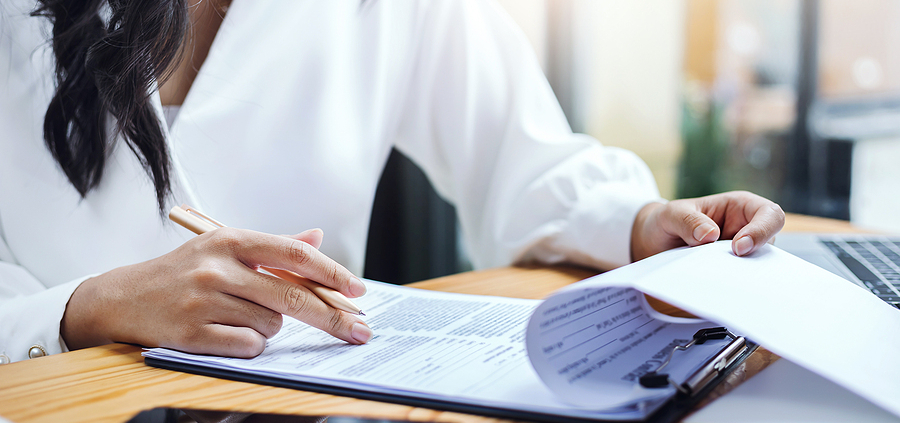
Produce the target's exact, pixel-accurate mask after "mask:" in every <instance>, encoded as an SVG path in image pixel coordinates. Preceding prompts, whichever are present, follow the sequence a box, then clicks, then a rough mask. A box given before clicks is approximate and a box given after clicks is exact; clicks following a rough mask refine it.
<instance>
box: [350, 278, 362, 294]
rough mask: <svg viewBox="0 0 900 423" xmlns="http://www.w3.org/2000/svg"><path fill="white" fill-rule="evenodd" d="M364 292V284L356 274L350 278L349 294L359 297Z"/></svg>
mask: <svg viewBox="0 0 900 423" xmlns="http://www.w3.org/2000/svg"><path fill="white" fill-rule="evenodd" d="M365 293H366V285H365V284H364V283H363V282H362V281H361V280H359V278H357V277H356V276H354V277H352V278H350V295H353V296H354V297H361V296H363V295H365Z"/></svg>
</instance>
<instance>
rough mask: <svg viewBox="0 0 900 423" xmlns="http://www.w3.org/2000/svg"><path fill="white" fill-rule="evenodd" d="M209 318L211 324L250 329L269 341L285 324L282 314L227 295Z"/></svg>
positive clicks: (213, 309)
mask: <svg viewBox="0 0 900 423" xmlns="http://www.w3.org/2000/svg"><path fill="white" fill-rule="evenodd" d="M208 316H209V320H210V322H211V323H220V324H223V325H227V326H236V327H248V328H250V329H253V330H255V331H257V332H259V333H260V335H262V336H264V337H266V338H267V339H268V338H271V337H273V336H275V334H277V333H278V331H279V330H281V325H282V323H283V319H282V316H281V313H279V312H277V311H273V310H271V309H269V308H266V307H263V306H261V305H259V304H257V303H254V302H252V301H247V300H245V299H243V298H240V297H235V296H232V295H227V294H226V295H223V296H222V301H218V304H216V305H215V307H213V308H212V311H211V312H210V313H209V315H208Z"/></svg>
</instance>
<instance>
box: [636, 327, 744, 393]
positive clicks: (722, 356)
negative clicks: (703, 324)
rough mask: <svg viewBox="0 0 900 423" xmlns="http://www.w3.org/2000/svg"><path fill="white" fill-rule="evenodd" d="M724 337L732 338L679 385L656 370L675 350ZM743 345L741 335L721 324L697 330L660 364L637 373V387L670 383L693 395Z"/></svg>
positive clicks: (740, 351)
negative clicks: (640, 374) (689, 339)
mask: <svg viewBox="0 0 900 423" xmlns="http://www.w3.org/2000/svg"><path fill="white" fill-rule="evenodd" d="M726 336H727V337H730V338H731V339H732V341H731V342H730V343H728V345H727V346H726V347H725V348H724V349H722V351H719V353H718V354H716V356H715V357H713V358H711V359H710V360H709V361H707V362H706V363H704V364H703V366H701V367H700V368H699V369H697V371H695V372H694V373H693V374H691V375H690V376H688V378H687V379H686V380H685V382H684V383H681V384H679V383H677V382H675V381H674V380H672V378H671V377H669V375H668V374H667V373H659V372H660V371H661V370H662V369H664V368H665V367H666V366H668V365H669V362H671V361H672V356H673V355H674V354H675V351H685V350H687V349H688V348H690V347H692V346H694V345H700V344H703V343H705V342H706V341H708V340H710V339H724V338H725V337H726ZM747 348H748V347H747V341H746V340H745V339H744V337H743V336H735V334H733V333H731V332H729V331H728V329H725V328H724V327H715V328H708V329H701V330H699V331H697V333H695V334H694V339H692V340H691V342H688V343H687V344H685V345H676V346H675V347H673V348H672V351H671V352H669V356H668V357H667V358H666V360H665V361H664V362H663V363H662V364H660V365H659V367H657V368H656V370H654V371H651V372H648V373H647V374H645V375H643V376H641V378H640V380H639V381H640V384H641V386H643V387H645V388H663V387H666V386H669V385H672V386H674V387H675V388H676V389H678V391H679V392H681V393H683V394H685V395H693V394H695V393H697V392H698V391H700V390H702V389H703V388H704V387H705V386H706V385H707V384H709V382H711V381H712V380H713V379H715V378H716V376H718V375H719V374H720V373H722V372H723V371H724V370H725V369H726V368H727V367H728V366H729V365H731V364H732V363H734V361H735V360H737V359H738V357H740V356H741V354H743V353H744V351H746V350H747Z"/></svg>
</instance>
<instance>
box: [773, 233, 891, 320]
mask: <svg viewBox="0 0 900 423" xmlns="http://www.w3.org/2000/svg"><path fill="white" fill-rule="evenodd" d="M775 246H776V247H778V248H781V249H782V250H785V251H787V252H789V253H791V254H793V255H795V256H797V257H800V258H802V259H804V260H806V261H808V262H810V263H812V264H815V265H817V266H819V267H822V268H824V269H826V270H828V271H831V272H832V273H834V274H836V275H838V276H841V277H843V278H845V279H847V280H849V281H851V282H853V283H855V284H857V285H859V286H861V287H863V288H866V289H868V290H869V291H870V292H872V293H873V294H874V295H876V296H878V298H881V299H882V300H884V301H885V302H887V303H889V304H891V305H893V306H895V307H897V308H900V236H882V235H862V234H821V233H799V232H788V233H780V234H778V236H776V237H775Z"/></svg>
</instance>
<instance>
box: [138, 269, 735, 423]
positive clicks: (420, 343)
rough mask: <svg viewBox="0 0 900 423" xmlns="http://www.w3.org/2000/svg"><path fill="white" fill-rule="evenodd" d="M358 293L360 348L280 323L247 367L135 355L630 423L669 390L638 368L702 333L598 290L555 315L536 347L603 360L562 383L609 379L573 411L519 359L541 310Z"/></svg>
mask: <svg viewBox="0 0 900 423" xmlns="http://www.w3.org/2000/svg"><path fill="white" fill-rule="evenodd" d="M367 286H368V292H367V293H366V295H365V296H364V297H362V298H359V299H356V300H354V301H355V302H356V303H357V304H358V305H359V306H360V307H361V308H362V309H363V310H365V311H366V314H367V316H369V317H368V320H367V323H369V325H371V327H372V330H373V331H374V333H375V336H374V337H373V338H372V339H371V340H370V341H369V343H367V344H364V345H349V344H347V343H345V342H343V341H340V340H338V339H335V338H333V337H331V336H330V335H328V334H326V333H323V332H321V331H319V330H318V329H315V328H312V327H310V326H307V325H305V324H303V323H301V322H298V321H296V320H294V319H291V318H288V317H285V323H284V327H283V328H282V330H281V331H280V332H279V333H278V335H276V336H275V337H273V338H272V339H270V340H269V341H268V344H267V346H266V350H265V352H264V353H263V354H262V355H260V356H259V357H256V358H253V359H236V358H224V357H213V356H202V355H194V354H187V353H182V352H178V351H172V350H167V349H160V348H157V349H151V350H148V351H146V352H144V355H145V356H146V357H153V358H160V359H164V360H168V361H179V362H183V363H190V364H194V365H198V366H207V367H214V368H219V369H232V370H235V371H238V372H243V373H252V374H255V375H263V376H271V377H275V378H287V379H290V380H295V381H302V382H308V383H318V384H326V385H328V386H332V387H343V388H347V389H351V390H365V391H374V392H379V393H387V394H392V395H397V396H408V397H414V398H424V399H432V400H442V401H448V402H460V401H462V402H464V403H466V404H472V405H479V406H487V407H497V408H506V409H513V410H519V411H530V412H536V413H546V414H551V415H557V416H559V415H562V416H571V417H587V418H598V419H616V420H620V419H628V420H634V419H642V418H643V417H645V416H646V415H647V413H649V412H651V411H653V410H654V409H656V407H658V406H659V405H660V404H662V402H663V401H665V400H666V399H667V398H668V397H669V396H671V395H672V394H673V393H674V390H673V389H671V388H666V389H657V390H647V391H641V390H636V389H635V386H636V379H635V377H636V376H637V375H639V373H640V372H641V371H643V372H646V363H647V362H648V360H656V361H657V362H658V360H659V357H660V355H661V354H668V351H669V350H671V346H672V345H674V344H675V343H685V342H687V341H688V340H689V339H690V338H691V336H692V335H693V333H694V332H696V331H697V330H699V329H701V328H705V327H708V326H710V324H709V323H708V322H700V321H697V320H690V321H688V320H686V319H685V320H684V321H681V322H679V323H677V324H673V323H671V322H669V321H667V320H656V319H654V318H653V317H652V316H651V314H650V313H652V310H651V309H649V306H647V305H646V302H645V301H644V300H643V296H642V295H640V294H639V293H638V292H636V291H634V290H631V289H617V290H616V289H607V290H604V291H603V294H602V295H603V296H604V297H609V298H608V300H607V302H608V304H607V306H606V307H605V308H604V309H603V310H601V311H599V312H595V313H593V314H592V316H590V317H591V318H590V319H588V318H584V319H581V318H580V317H581V316H579V315H577V314H569V315H567V316H566V317H565V319H558V318H557V317H559V316H554V317H553V319H554V320H553V325H552V327H546V328H544V329H543V330H541V333H540V334H538V336H537V337H535V339H540V338H541V337H547V339H548V341H547V342H550V343H552V344H553V345H561V348H565V350H560V351H559V352H556V351H554V356H556V358H558V359H562V360H570V361H573V362H574V361H580V360H581V359H580V358H575V357H585V358H587V359H588V361H589V362H590V363H591V364H590V366H593V365H595V364H596V363H608V365H606V366H603V367H602V369H598V370H597V371H596V372H592V371H587V372H585V369H587V367H585V366H581V367H579V366H574V367H571V368H570V369H571V371H570V372H563V373H562V374H560V376H559V377H558V379H559V380H560V381H562V382H560V383H567V382H565V380H566V379H570V378H571V376H567V374H572V375H574V374H576V373H577V374H578V375H579V376H578V377H577V378H576V382H577V381H581V380H593V381H597V380H599V379H604V378H612V379H615V381H613V382H611V384H610V386H608V387H604V390H601V391H595V392H593V393H591V394H590V397H591V398H592V401H591V402H590V403H588V404H586V405H589V406H579V405H578V403H579V401H578V400H577V399H575V398H567V397H566V396H565V395H557V394H554V393H553V392H551V390H550V389H549V388H548V385H547V384H545V383H543V382H542V381H541V379H540V378H539V377H538V375H537V374H536V373H535V371H534V369H533V368H532V365H531V364H530V362H529V359H528V354H527V349H526V346H525V329H526V324H527V322H528V320H529V318H530V316H531V314H532V312H533V310H534V307H535V306H536V305H537V304H538V303H539V301H537V300H522V299H512V298H503V297H489V296H475V295H464V294H450V293H444V292H433V291H425V290H419V289H413V288H406V287H402V286H394V285H388V284H382V283H378V282H371V281H368V282H367ZM653 315H655V313H653ZM594 316H595V317H594ZM592 322H594V323H592ZM579 325H580V326H579ZM576 327H579V328H580V329H575V328H576ZM594 327H596V329H593V328H594ZM589 331H594V332H596V333H593V334H589V333H588V332H589ZM573 332H581V334H578V333H573ZM588 335H590V336H588ZM563 338H564V339H565V340H564V341H560V339H563ZM598 343H602V344H603V346H597V345H598ZM548 345H549V344H548ZM541 348H548V347H546V346H542V347H541ZM717 351H718V349H717V348H716V346H715V345H714V344H713V343H710V345H709V346H708V347H707V348H705V349H702V350H700V349H698V350H695V351H693V352H692V354H691V357H692V358H693V359H694V362H693V364H694V365H693V366H692V365H690V363H691V362H690V361H685V360H683V359H682V360H678V361H676V362H673V366H672V368H671V369H668V370H669V372H670V373H672V374H673V375H676V374H684V375H686V374H687V373H688V372H690V371H693V370H694V368H696V367H697V366H698V365H699V364H700V363H702V362H704V361H705V360H706V359H708V358H709V356H711V355H714V354H715V353H716V352H717ZM654 357H656V358H654ZM641 374H642V373H641ZM554 383H556V382H554ZM550 386H552V385H550ZM580 402H583V401H580Z"/></svg>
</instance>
